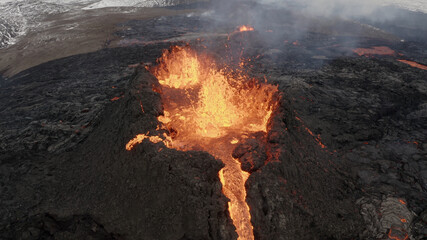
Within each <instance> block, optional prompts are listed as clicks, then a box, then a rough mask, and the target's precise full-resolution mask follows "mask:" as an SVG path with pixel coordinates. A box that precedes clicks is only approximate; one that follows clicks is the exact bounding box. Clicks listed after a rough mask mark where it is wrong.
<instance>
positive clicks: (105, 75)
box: [0, 8, 427, 239]
mask: <svg viewBox="0 0 427 240" xmlns="http://www.w3.org/2000/svg"><path fill="white" fill-rule="evenodd" d="M242 11H244V8H243V10H242ZM402 14H403V15H404V16H406V17H405V18H402V19H400V20H399V24H396V22H393V21H390V22H381V26H380V25H375V24H376V23H375V22H372V21H371V20H369V22H368V20H363V19H359V22H355V21H348V20H342V19H333V20H331V19H320V20H319V19H308V18H304V17H302V16H299V15H298V14H295V13H292V12H287V11H285V10H276V9H270V10H268V11H266V12H265V15H264V16H263V17H264V18H265V19H267V20H268V21H264V22H268V23H269V24H268V25H266V24H260V25H259V26H256V25H255V31H253V32H244V33H233V34H230V33H231V32H233V31H235V28H234V27H235V26H230V25H229V24H226V23H227V21H224V22H225V24H224V23H218V24H216V25H212V24H211V22H210V20H209V16H200V14H190V15H188V14H186V15H178V16H169V17H160V18H153V19H148V20H133V21H126V22H122V23H120V27H121V29H122V30H121V31H118V32H115V33H114V34H115V36H116V37H119V38H120V40H117V46H118V47H115V48H108V46H107V45H106V46H105V48H104V49H101V50H99V51H95V52H92V53H87V54H80V55H75V56H71V57H67V58H62V59H57V60H54V61H50V62H47V63H43V64H41V65H38V66H36V67H32V68H30V69H27V70H25V71H22V72H20V73H19V74H16V75H15V76H12V77H9V78H0V100H1V101H0V140H1V141H0V161H1V162H0V163H1V165H0V171H1V174H0V187H1V195H0V204H1V205H0V206H1V207H0V216H2V217H1V219H0V236H1V238H2V239H236V238H237V235H236V234H235V233H234V226H233V225H232V222H231V219H230V217H229V215H228V212H227V199H226V198H225V197H224V196H223V195H222V193H221V183H220V181H219V179H218V171H219V170H220V169H221V168H222V167H223V164H222V163H221V161H219V160H217V159H215V158H213V157H212V156H210V155H209V154H207V153H204V152H197V151H190V152H180V151H176V150H172V149H168V148H166V147H165V146H164V145H163V144H162V143H157V144H153V143H150V142H148V141H147V142H143V143H142V144H140V145H138V146H136V147H135V149H133V150H132V151H126V150H125V144H126V143H127V141H129V140H130V139H132V138H133V137H134V136H135V135H136V134H139V133H145V132H147V131H154V130H155V128H156V126H157V125H158V122H157V119H156V117H157V116H158V115H159V114H162V111H163V110H162V100H161V97H160V95H159V94H158V93H157V92H154V91H153V86H157V85H158V83H157V80H156V79H155V78H154V77H153V76H152V75H151V74H149V73H148V72H147V71H145V69H144V68H142V67H140V65H143V64H147V63H153V64H154V63H155V60H156V59H157V58H158V57H159V56H160V55H161V53H162V50H163V49H168V48H169V46H170V45H174V44H186V43H188V42H190V45H191V46H193V47H194V48H196V49H197V48H200V49H204V48H205V47H206V48H207V49H208V51H209V52H210V53H211V54H212V55H214V57H215V58H216V59H217V60H218V61H220V62H221V63H223V64H228V65H233V64H235V63H236V62H234V61H236V60H240V57H243V58H246V59H251V61H246V65H245V68H246V69H247V71H249V73H250V74H251V75H253V76H256V77H259V78H260V79H263V77H264V76H266V78H267V79H268V82H270V83H272V84H276V85H278V86H279V90H280V92H281V100H280V104H279V106H278V107H277V109H275V111H274V114H273V117H272V119H271V120H270V123H269V132H268V133H267V134H266V135H263V136H254V140H251V141H248V142H244V143H242V144H241V145H239V146H240V149H246V151H238V150H236V151H235V152H236V157H239V158H240V160H241V161H242V162H243V163H245V161H246V160H247V159H252V160H253V161H255V162H256V163H257V166H256V168H252V169H250V168H249V169H248V170H250V171H251V172H252V173H251V176H250V178H249V179H248V181H247V183H246V188H247V192H248V196H247V202H248V204H249V206H250V209H251V215H252V224H253V226H254V235H255V239H405V238H406V237H410V239H423V238H425V237H426V234H427V226H426V222H427V211H426V205H427V204H426V203H427V201H426V199H427V194H426V191H427V142H426V136H427V126H426V125H427V82H426V78H427V71H426V70H422V69H419V68H415V67H411V66H409V65H407V64H405V63H402V62H400V61H398V60H402V59H403V60H410V61H415V62H418V63H419V64H424V65H427V59H426V50H425V49H427V48H426V47H427V45H426V44H425V41H424V42H423V41H422V40H426V37H425V36H424V35H423V33H424V32H426V29H425V27H424V26H417V27H415V28H413V25H412V24H411V21H413V20H414V19H416V20H417V21H418V20H419V19H421V20H422V19H424V20H427V16H425V15H422V14H415V15H413V14H412V13H410V12H402ZM227 17H232V16H226V17H224V19H225V20H226V18H227ZM405 19H406V20H407V21H406V22H405V21H404V20H405ZM296 22H298V23H300V22H304V23H307V24H294V23H296ZM308 23H309V24H308ZM241 24H244V22H242V23H241ZM367 24H370V25H367ZM373 26H378V27H380V28H381V29H377V28H374V27H373ZM394 26H398V28H396V27H394ZM423 27H424V28H423ZM403 30H404V31H403ZM401 39H409V40H406V41H401ZM225 44H227V46H228V48H224V45H225ZM375 46H386V47H388V48H390V49H392V50H394V53H393V54H390V55H378V54H371V55H368V56H359V55H358V54H356V53H355V52H354V51H353V50H354V49H356V48H371V47H375ZM241 49H244V51H243V53H242V55H240V54H241V51H240V50H241ZM233 51H236V52H239V53H235V52H233ZM230 52H231V54H233V56H239V59H237V58H235V59H231V60H230V59H224V56H227V54H230ZM236 54H238V55H236ZM141 63H142V64H141ZM140 103H142V105H143V106H144V112H142V111H141V108H140ZM238 148H239V147H238ZM267 156H269V157H267ZM243 165H245V164H243Z"/></svg>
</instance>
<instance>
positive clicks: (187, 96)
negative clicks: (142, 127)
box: [126, 46, 277, 240]
mask: <svg viewBox="0 0 427 240" xmlns="http://www.w3.org/2000/svg"><path fill="white" fill-rule="evenodd" d="M158 62H159V65H158V66H156V67H153V68H151V69H149V70H150V71H151V72H152V73H153V74H154V75H155V76H156V77H157V79H158V80H159V83H160V84H161V85H162V91H161V92H162V99H163V107H164V115H163V116H159V117H158V120H159V122H161V123H162V124H163V126H164V127H166V128H167V129H168V130H169V132H170V136H162V137H158V136H148V133H147V134H140V135H138V136H136V137H135V138H134V139H132V140H130V141H129V143H128V144H127V145H126V149H128V150H130V149H132V147H133V146H134V145H136V144H138V143H141V142H142V141H143V140H144V139H148V140H150V141H152V142H160V141H163V142H164V143H165V145H166V146H167V147H169V148H174V149H178V150H182V151H188V150H202V151H206V152H208V153H210V154H211V155H213V156H214V157H216V158H219V159H221V160H222V162H223V163H224V164H225V167H224V168H223V169H221V171H220V172H219V174H218V175H219V178H220V180H221V183H222V185H223V193H224V195H226V196H227V197H228V198H229V199H230V202H229V212H230V216H231V218H232V220H233V224H234V225H235V227H236V232H237V234H238V235H239V238H238V239H239V240H252V239H254V235H253V227H252V224H251V215H250V211H249V210H250V209H249V206H248V204H247V203H246V188H245V182H246V180H247V179H248V177H249V173H247V172H245V171H242V169H241V164H240V162H239V161H238V160H237V159H233V158H232V156H231V153H232V151H233V149H234V147H235V145H233V144H237V143H238V142H239V141H240V140H241V139H242V138H244V137H245V136H246V135H247V134H248V133H251V132H259V131H263V132H266V131H267V122H268V120H269V118H270V115H271V113H272V109H273V107H274V104H275V103H276V102H275V97H274V96H275V95H276V92H277V87H276V86H272V85H269V84H266V83H261V82H258V81H256V80H255V79H251V78H249V77H247V76H244V75H243V74H242V73H238V74H233V76H232V77H231V76H229V75H228V74H226V73H225V72H224V71H222V70H220V69H218V68H217V66H216V64H215V62H214V61H213V60H212V59H211V58H210V57H209V56H208V55H206V54H199V53H196V52H195V51H194V50H192V49H191V48H190V47H188V46H187V47H177V46H176V47H172V49H171V50H169V51H165V52H164V53H163V55H162V57H161V58H160V59H159V60H158Z"/></svg>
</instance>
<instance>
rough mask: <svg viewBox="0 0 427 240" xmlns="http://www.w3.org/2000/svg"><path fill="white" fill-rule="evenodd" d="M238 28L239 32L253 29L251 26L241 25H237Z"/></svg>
mask: <svg viewBox="0 0 427 240" xmlns="http://www.w3.org/2000/svg"><path fill="white" fill-rule="evenodd" d="M238 30H239V32H250V31H253V30H255V29H254V28H253V27H251V26H246V25H242V26H240V27H239V29H238Z"/></svg>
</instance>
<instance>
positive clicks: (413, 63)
mask: <svg viewBox="0 0 427 240" xmlns="http://www.w3.org/2000/svg"><path fill="white" fill-rule="evenodd" d="M397 61H399V62H402V63H406V64H408V65H409V66H411V67H415V68H419V69H422V70H427V66H426V65H422V64H419V63H417V62H413V61H408V60H402V59H399V60H397Z"/></svg>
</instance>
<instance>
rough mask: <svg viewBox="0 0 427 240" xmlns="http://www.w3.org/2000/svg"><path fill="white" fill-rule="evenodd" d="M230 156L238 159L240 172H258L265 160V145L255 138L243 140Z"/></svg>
mask: <svg viewBox="0 0 427 240" xmlns="http://www.w3.org/2000/svg"><path fill="white" fill-rule="evenodd" d="M232 156H233V158H237V159H239V161H240V163H241V164H242V166H241V167H242V170H243V171H246V172H249V173H252V172H254V171H256V170H258V169H259V168H260V167H262V166H263V165H264V161H265V160H267V152H266V147H265V144H264V143H263V142H261V140H259V139H256V138H249V139H244V140H243V141H242V142H241V143H239V144H238V145H237V146H236V148H235V149H234V150H233V153H232Z"/></svg>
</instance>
